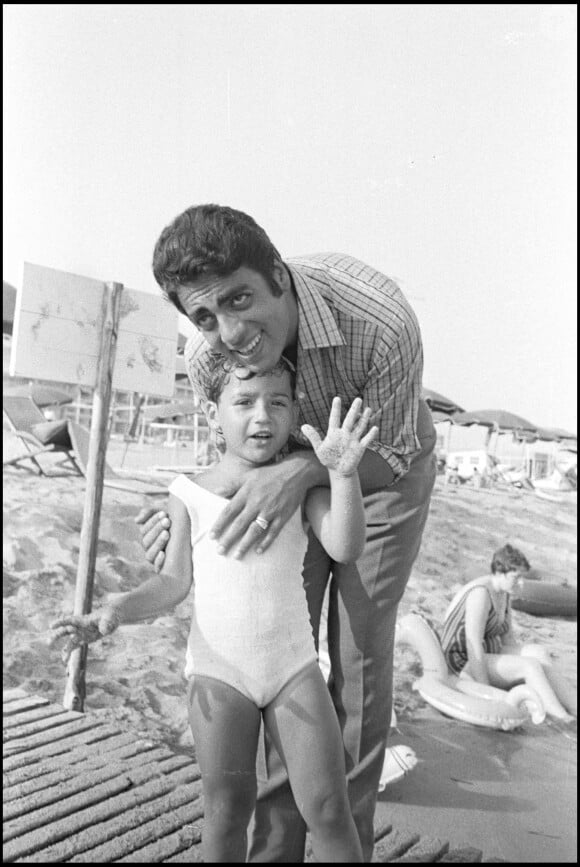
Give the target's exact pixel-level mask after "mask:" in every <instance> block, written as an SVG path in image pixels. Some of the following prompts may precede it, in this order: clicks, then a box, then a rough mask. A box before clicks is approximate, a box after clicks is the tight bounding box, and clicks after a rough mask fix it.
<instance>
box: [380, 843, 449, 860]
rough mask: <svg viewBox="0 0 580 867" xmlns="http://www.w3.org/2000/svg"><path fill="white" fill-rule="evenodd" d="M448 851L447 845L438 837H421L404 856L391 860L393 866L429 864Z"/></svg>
mask: <svg viewBox="0 0 580 867" xmlns="http://www.w3.org/2000/svg"><path fill="white" fill-rule="evenodd" d="M448 849H449V843H447V842H446V841H445V840H440V839H439V838H438V837H421V839H420V840H419V841H418V842H417V843H415V845H414V846H411V848H410V849H408V850H407V851H406V852H405V854H404V855H401V856H400V857H399V858H392V859H391V860H392V861H394V863H395V864H410V863H412V862H419V863H421V864H429V863H431V862H433V861H437V860H439V858H440V857H441V856H442V855H444V854H445V853H446V852H447V850H448Z"/></svg>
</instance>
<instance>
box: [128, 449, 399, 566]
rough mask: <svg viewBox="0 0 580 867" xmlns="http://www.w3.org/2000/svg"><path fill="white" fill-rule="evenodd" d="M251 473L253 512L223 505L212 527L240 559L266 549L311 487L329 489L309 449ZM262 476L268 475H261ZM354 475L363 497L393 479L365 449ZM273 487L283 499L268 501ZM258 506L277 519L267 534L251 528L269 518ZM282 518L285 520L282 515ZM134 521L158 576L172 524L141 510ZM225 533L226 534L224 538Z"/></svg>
mask: <svg viewBox="0 0 580 867" xmlns="http://www.w3.org/2000/svg"><path fill="white" fill-rule="evenodd" d="M269 470H272V471H273V472H272V474H270V473H269V472H268V471H269ZM254 472H255V474H256V477H255V483H256V486H258V485H259V487H256V489H255V496H254V500H255V501H256V502H257V504H258V507H259V508H258V509H257V511H255V514H253V515H251V504H250V503H246V504H245V508H244V506H242V504H241V503H234V502H232V503H230V504H229V505H228V506H226V507H225V509H224V511H223V512H222V514H221V515H220V517H219V519H218V521H217V523H216V524H215V525H214V528H213V532H214V533H215V534H216V537H220V536H221V539H220V541H221V542H222V545H223V546H224V550H226V551H227V550H229V549H230V548H231V547H232V545H233V544H234V543H235V542H236V541H238V540H239V542H240V544H239V546H238V550H239V552H240V556H243V554H244V553H246V552H247V551H248V550H249V549H250V548H251V547H254V546H257V547H258V548H259V549H260V550H261V551H265V550H266V548H268V547H269V546H270V545H271V544H272V542H273V541H274V539H275V538H276V536H277V535H278V533H279V532H280V529H281V528H282V527H283V526H284V524H285V523H286V521H287V520H288V518H289V517H290V515H292V514H293V513H294V512H295V511H296V509H297V508H298V506H299V505H300V504H301V503H302V502H304V499H305V497H306V494H307V493H308V491H309V490H310V489H311V488H315V487H329V485H330V481H329V477H328V470H327V469H326V467H323V466H322V464H321V463H320V461H319V460H318V458H317V457H316V455H315V454H314V452H313V451H312V450H311V449H302V450H300V451H296V452H293V453H292V454H290V455H288V457H286V458H285V459H284V461H282V462H281V463H280V464H277V465H276V466H274V467H264V468H260V469H259V470H256V471H254ZM257 474H260V475H257ZM261 474H267V475H264V476H262V475H261ZM358 474H359V479H360V484H361V488H362V492H363V494H370V493H372V492H373V491H377V490H380V489H382V488H384V487H386V486H387V485H390V484H392V482H393V480H394V475H393V471H392V470H391V468H390V466H389V465H388V463H387V462H386V461H385V460H384V459H383V458H382V457H381V455H379V454H378V453H377V452H374V451H371V450H370V449H366V450H365V452H364V455H363V457H362V460H361V462H360V464H359V466H358ZM273 485H276V486H278V487H279V488H280V491H279V492H278V493H282V494H283V497H281V498H278V497H274V498H272V499H271V500H270V501H268V494H269V493H272V486H273ZM262 491H263V493H262ZM268 502H269V505H268ZM262 506H263V507H264V508H266V507H267V506H268V508H269V509H272V510H274V509H275V510H277V511H272V514H275V515H276V518H275V519H274V520H272V521H271V522H270V525H269V527H268V530H267V532H266V533H264V531H262V530H260V528H259V527H258V526H257V525H254V524H253V521H254V520H255V518H256V515H258V514H260V515H262V517H265V518H266V520H268V515H267V514H265V513H264V512H263V511H262ZM245 515H251V517H244V516H245ZM285 515H286V517H284V516H285ZM234 519H237V521H236V524H235V525H234V526H228V525H229V524H230V522H231V521H233V520H234ZM135 521H136V523H137V524H138V525H139V528H140V531H141V537H142V543H143V547H144V548H145V556H146V557H147V559H148V560H149V562H150V563H152V564H153V565H154V566H155V569H156V571H157V572H159V571H160V570H161V569H162V568H163V563H164V560H165V547H166V545H167V542H168V540H169V538H170V534H172V525H171V521H170V519H169V518H168V515H167V512H165V511H157V510H155V509H153V508H144V509H142V510H141V511H140V512H139V514H138V515H137V517H136V518H135ZM248 524H249V527H248ZM228 530H229V532H227V534H226V531H228ZM224 534H225V535H224Z"/></svg>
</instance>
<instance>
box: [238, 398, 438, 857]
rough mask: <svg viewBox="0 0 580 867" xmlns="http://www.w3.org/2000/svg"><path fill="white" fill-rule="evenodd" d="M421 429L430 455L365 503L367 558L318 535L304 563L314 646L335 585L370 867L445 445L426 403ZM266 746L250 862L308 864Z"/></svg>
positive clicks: (337, 683) (350, 776)
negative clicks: (410, 604) (418, 568)
mask: <svg viewBox="0 0 580 867" xmlns="http://www.w3.org/2000/svg"><path fill="white" fill-rule="evenodd" d="M419 419H420V425H419V438H420V440H421V446H422V449H421V452H420V453H419V454H418V455H416V456H415V457H414V458H413V460H412V462H411V467H410V469H409V471H408V472H407V473H406V475H405V476H403V478H402V479H401V480H400V481H398V482H396V483H395V484H394V485H391V486H390V487H388V488H382V489H380V490H378V491H375V492H373V493H369V494H367V495H365V498H364V501H365V512H366V522H367V539H366V545H365V549H364V552H363V554H362V555H361V557H360V558H359V559H358V560H357V562H356V563H355V564H347V565H345V564H342V563H335V562H333V561H332V560H330V559H329V557H328V555H327V554H326V552H325V551H324V549H323V548H322V546H321V545H320V543H319V542H318V541H317V540H316V538H315V537H314V536H313V535H312V534H311V537H310V542H309V546H308V551H307V553H306V559H305V563H304V586H305V589H306V595H307V597H308V605H309V611H310V618H311V621H312V627H313V630H314V634H315V636H318V629H319V623H320V615H321V610H322V603H323V599H324V595H325V590H326V586H327V583H328V581H329V580H330V588H329V601H328V654H329V657H330V664H331V673H330V678H329V683H328V686H329V689H330V693H331V696H332V700H333V702H334V706H335V708H336V713H337V715H338V719H339V722H340V727H341V730H342V735H343V741H344V749H345V759H346V771H347V780H348V792H349V799H350V803H351V808H352V812H353V815H354V820H355V823H356V825H357V828H358V831H359V836H360V840H361V845H362V848H363V854H364V858H365V861H367V862H369V861H370V860H371V857H372V852H373V845H374V830H373V820H374V813H375V806H376V799H377V792H378V785H379V778H380V774H381V770H382V765H383V759H384V753H385V748H386V744H387V734H388V730H389V726H390V722H391V710H392V703H393V655H394V644H395V623H396V619H397V608H398V604H399V601H400V599H401V597H402V595H403V593H404V590H405V587H406V585H407V582H408V580H409V576H410V574H411V569H412V566H413V563H414V561H415V558H416V557H417V554H418V552H419V547H420V544H421V537H422V534H423V529H424V527H425V522H426V520H427V514H428V511H429V502H430V498H431V492H432V490H433V485H434V482H435V475H436V460H435V454H434V448H435V442H436V436H435V431H434V429H433V424H432V421H431V416H430V413H429V410H428V407H427V405H426V404H424V403H423V402H421V404H420V415H419ZM260 742H261V745H262V748H261V750H260V751H259V756H258V766H257V770H258V801H257V804H256V810H255V813H254V818H253V821H252V826H251V836H250V844H249V850H248V861H250V862H263V863H294V864H296V863H301V862H302V861H303V860H304V844H305V836H306V827H305V824H304V822H303V820H302V818H301V816H300V814H299V812H298V810H297V808H296V805H295V803H294V799H293V797H292V792H291V790H290V786H289V784H288V778H287V776H286V771H285V769H284V766H283V764H282V762H281V760H280V758H279V756H278V754H277V753H276V751H275V749H274V747H273V745H272V744H271V743H270V742H269V740H268V738H267V736H264V734H263V733H262V736H261V738H260Z"/></svg>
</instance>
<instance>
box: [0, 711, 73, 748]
mask: <svg viewBox="0 0 580 867" xmlns="http://www.w3.org/2000/svg"><path fill="white" fill-rule="evenodd" d="M78 719H81V720H83V719H84V720H86V717H85V715H84V714H82V713H79V712H78V711H74V710H63V711H62V713H60V714H51V715H49V716H45V717H44V718H43V719H36V720H31V721H30V722H26V723H23V724H22V725H16V726H13V727H10V728H6V729H4V731H3V733H2V739H3V742H4V743H9V742H11V741H15V740H23V739H24V738H28V737H30V736H31V735H36V734H40V733H45V732H47V730H48V729H53V728H56V727H57V726H62V725H64V724H65V723H71V722H75V721H76V720H78ZM48 737H49V740H52V733H51V734H50V735H49V736H48Z"/></svg>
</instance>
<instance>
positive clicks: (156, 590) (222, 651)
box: [53, 359, 377, 863]
mask: <svg viewBox="0 0 580 867" xmlns="http://www.w3.org/2000/svg"><path fill="white" fill-rule="evenodd" d="M214 386H215V387H214V389H213V392H212V394H211V395H210V398H211V400H210V402H209V405H208V414H209V417H210V420H212V421H213V422H214V423H217V424H219V426H220V428H221V430H220V433H221V434H222V436H223V439H224V442H225V451H224V454H223V456H222V458H221V460H220V461H219V463H217V464H216V465H215V466H212V467H211V468H209V469H208V470H207V471H204V472H203V473H202V474H201V475H198V476H196V477H195V481H193V480H192V479H190V478H187V477H186V476H183V475H182V476H179V477H178V478H177V479H176V480H175V481H174V482H173V483H172V484H171V486H170V488H169V490H170V494H171V497H170V503H169V513H170V517H171V520H172V528H173V530H172V534H171V539H170V542H169V544H168V547H167V551H166V559H165V563H164V567H163V570H162V572H161V574H160V575H155V576H154V577H152V578H150V579H149V580H148V581H146V582H145V583H144V584H143V585H142V586H141V587H139V588H138V589H136V590H134V591H132V592H130V593H127V594H124V595H123V596H122V597H121V598H120V599H118V600H116V601H114V602H113V603H112V604H111V605H109V606H107V608H105V609H104V611H100V612H99V611H97V612H94V613H92V614H88V615H84V616H76V617H74V616H73V617H64V618H61V619H60V620H58V621H57V622H56V623H55V624H53V627H54V628H56V629H57V635H60V636H67V637H68V639H69V640H68V643H67V646H66V647H65V655H68V654H70V651H71V650H72V648H73V647H75V646H78V645H79V644H80V643H83V642H90V641H94V640H96V639H98V638H100V637H101V636H102V635H103V634H108V633H110V632H111V631H112V630H113V629H115V628H116V626H117V625H119V624H120V623H131V622H135V621H137V620H142V619H146V618H149V617H152V616H155V615H157V614H159V613H161V612H162V611H165V610H167V609H168V608H172V607H173V606H175V605H177V604H178V603H179V602H181V601H182V600H183V599H184V598H185V597H186V596H187V594H188V593H189V590H190V588H191V586H192V583H193V585H194V614H193V619H192V625H191V631H190V636H189V641H188V648H187V653H186V667H185V675H186V677H187V678H188V681H189V685H188V699H189V718H190V724H191V729H192V732H193V737H194V742H195V747H196V756H197V761H198V763H199V766H200V769H201V772H202V780H203V791H204V798H205V828H204V834H203V847H204V860H205V861H209V862H212V861H214V862H219V861H232V862H234V861H235V862H244V861H245V860H246V848H247V826H248V822H249V820H250V817H251V815H252V812H253V809H254V805H255V799H256V791H257V783H256V773H255V762H256V754H257V747H258V734H259V729H260V722H261V718H262V717H263V719H264V725H265V727H266V728H267V730H268V732H269V733H270V735H271V737H272V738H273V740H274V742H275V744H276V747H277V749H278V751H279V753H280V756H281V757H282V758H283V760H284V763H285V765H286V769H287V772H288V776H289V779H290V783H291V786H292V790H293V793H294V797H295V800H296V803H297V805H298V806H299V808H300V811H301V814H302V817H303V819H304V821H305V822H306V824H307V826H308V828H309V830H310V834H311V841H312V847H313V851H314V854H315V857H316V859H317V860H318V861H327V862H343V863H345V862H362V860H363V858H362V850H361V845H360V842H359V838H358V833H357V830H356V826H355V824H354V820H353V818H352V814H351V811H350V806H349V801H348V795H347V789H346V776H345V762H344V751H343V745H342V737H341V732H340V728H339V723H338V719H337V716H336V713H335V710H334V706H333V704H332V702H331V699H330V695H329V692H328V689H327V686H326V683H325V680H324V677H323V676H322V673H321V671H320V669H319V667H318V663H317V657H316V651H315V646H314V639H313V635H312V628H311V625H310V620H309V616H308V608H307V603H306V595H305V592H304V587H303V583H302V563H303V559H304V554H305V552H306V546H307V533H306V528H307V525H308V524H309V525H310V527H311V528H312V530H313V532H314V533H315V534H316V535H317V537H318V538H319V540H320V542H321V543H322V544H323V545H324V547H325V548H326V550H327V551H328V553H329V554H330V556H331V557H332V558H333V559H335V560H337V561H339V562H345V561H351V560H355V559H356V558H357V557H358V556H359V555H360V553H361V551H362V549H363V546H364V542H365V532H366V528H365V515H364V507H363V501H362V494H361V489H360V483H359V478H358V474H357V466H358V464H359V462H360V459H361V457H362V455H363V453H364V450H365V448H366V447H367V446H368V444H369V443H370V442H372V440H373V439H374V438H375V437H376V435H377V429H376V428H375V427H373V428H371V430H370V431H369V432H368V433H366V434H365V431H366V428H367V426H368V420H369V417H370V414H371V411H370V409H369V408H367V409H365V410H364V412H362V413H361V408H362V401H361V400H360V399H359V398H357V399H356V400H355V401H354V402H353V404H352V406H351V408H350V410H349V411H348V413H347V415H346V417H345V419H344V421H343V423H342V426H341V425H340V398H338V397H335V398H334V401H333V403H332V408H331V412H330V418H329V424H328V432H327V434H326V437H325V439H324V440H323V441H322V440H321V438H320V436H319V435H318V433H317V432H316V431H315V430H314V428H312V427H310V426H308V425H304V426H303V427H302V431H303V433H304V434H305V436H307V438H308V439H309V440H310V442H311V443H312V446H313V448H314V450H315V452H316V454H317V456H318V459H319V460H320V462H321V463H322V464H323V465H324V466H325V467H327V468H328V470H329V475H330V489H329V488H322V487H318V488H313V489H311V490H310V491H309V495H308V497H307V499H306V502H305V503H304V505H303V507H302V508H301V509H300V508H299V509H298V510H297V511H296V512H295V514H294V516H293V518H292V519H291V520H290V521H288V523H287V524H286V525H285V526H284V527H283V528H282V530H281V532H280V534H279V536H278V537H277V538H276V540H275V542H274V543H273V544H272V545H271V546H270V547H269V548H268V549H267V551H264V552H263V553H261V554H260V553H259V552H249V553H248V554H246V556H245V557H244V558H243V559H239V558H236V557H235V556H234V557H228V556H223V554H222V552H221V550H220V547H216V546H217V543H216V542H215V541H214V540H213V539H211V538H210V537H209V535H208V531H209V530H210V528H211V527H212V525H213V523H214V522H215V520H216V517H217V516H218V514H219V513H220V512H221V511H222V509H223V508H224V497H223V496H222V494H223V492H224V491H227V490H228V486H229V484H230V483H231V479H232V477H234V478H240V477H243V476H244V475H245V474H246V473H248V472H253V471H255V469H256V468H258V467H261V466H264V465H266V464H269V463H272V462H274V461H275V460H276V458H277V455H278V454H279V453H280V451H281V449H282V448H283V447H284V446H285V445H286V442H287V440H288V437H289V435H290V432H291V430H292V428H293V427H294V425H295V424H296V421H297V407H296V404H295V402H294V382H293V371H292V370H291V369H290V367H289V366H288V365H287V363H286V362H285V360H284V359H281V360H280V361H279V362H278V364H276V366H275V367H274V368H273V369H272V370H270V371H267V372H266V373H264V374H257V375H255V374H252V373H250V372H249V371H248V370H247V369H245V368H242V367H239V366H238V365H235V364H232V363H231V362H229V363H223V364H219V365H218V367H217V368H216V371H215V373H214ZM255 523H256V524H257V525H258V526H259V527H260V528H261V529H262V530H263V531H264V532H265V531H266V529H267V526H268V522H267V521H266V520H265V519H264V518H263V516H261V515H258V516H257V517H256V518H255Z"/></svg>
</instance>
